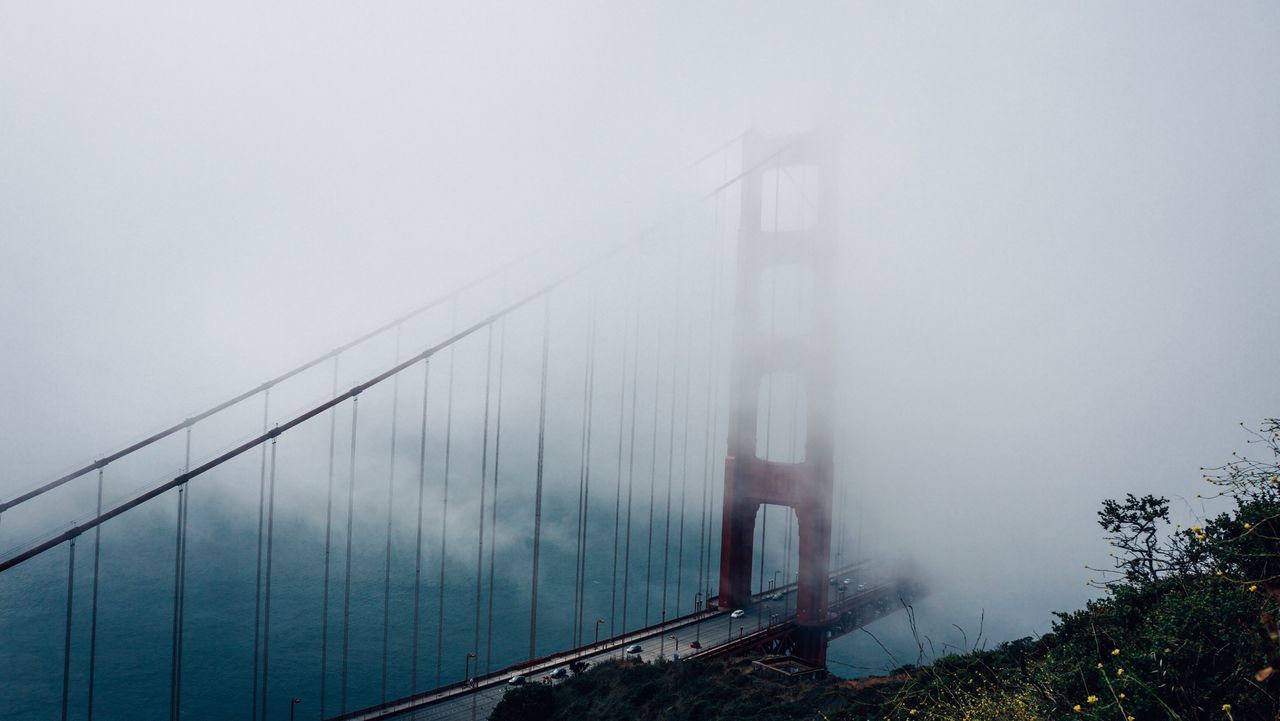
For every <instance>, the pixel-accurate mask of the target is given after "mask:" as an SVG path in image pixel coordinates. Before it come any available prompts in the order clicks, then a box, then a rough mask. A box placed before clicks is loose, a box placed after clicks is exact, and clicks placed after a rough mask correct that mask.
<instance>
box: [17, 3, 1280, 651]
mask: <svg viewBox="0 0 1280 721" xmlns="http://www.w3.org/2000/svg"><path fill="white" fill-rule="evenodd" d="M1277 31H1280V7H1278V6H1276V5H1275V4H1274V3H1267V2H1257V3H1246V2H1238V3H1231V4H1225V3H1215V4H1208V3H1189V2H1187V3H1164V2H1159V3H1156V2H1151V3H1124V4H1116V3H1108V2H1093V3H1072V4H1051V3H1038V4H1028V3H974V4H958V3H892V4H889V3H885V4H870V3H867V4H862V3H857V4H855V3H807V4H803V5H800V6H798V7H797V4H795V3H786V4H784V3H776V4H765V3H738V2H721V3H702V4H698V5H696V6H695V7H688V6H687V4H686V3H680V2H664V3H634V4H629V5H623V4H616V5H613V6H606V5H603V4H600V3H585V2H584V3H579V4H564V3H508V4H477V3H457V4H453V5H447V4H438V3H432V4H414V3H398V4H384V5H377V6H359V7H357V6H354V5H348V4H339V3H323V4H318V3H276V4H272V5H269V6H268V5H266V4H263V3H250V2H245V3H215V4H205V5H177V4H172V3H113V4H110V5H103V4H98V3H9V4H6V5H5V6H4V7H3V8H0V260H2V261H3V262H0V308H3V311H0V348H3V351H2V354H0V398H3V399H4V401H5V405H6V408H5V411H4V413H3V416H2V417H3V421H2V422H0V428H2V429H3V432H2V433H0V495H8V494H9V493H11V492H12V491H13V490H16V489H19V488H24V487H27V486H29V485H31V484H32V483H34V482H36V481H39V480H42V479H45V478H48V477H50V476H52V475H54V474H55V472H57V471H59V470H62V469H65V468H67V467H69V466H73V465H76V464H78V463H80V462H83V461H85V460H88V459H89V458H91V457H93V456H94V455H95V454H97V453H100V452H102V451H105V450H108V449H110V448H112V447H113V446H116V445H118V444H120V443H121V442H124V441H128V440H132V439H133V438H136V437H138V436H140V435H142V433H143V432H144V431H146V430H150V429H153V428H155V427H158V426H160V425H162V424H164V423H166V422H168V421H171V420H174V419H178V418H182V417H184V416H185V415H186V414H188V413H190V412H192V411H194V410H197V409H199V408H201V407H203V406H205V405H207V404H209V403H211V402H213V401H216V400H220V399H221V398H223V397H225V396H227V395H230V394H231V393H234V392H236V391H239V390H241V389H243V388H246V387H249V386H252V385H254V384H256V383H259V382H261V381H262V380H264V379H265V378H267V377H269V376H271V375H273V374H275V373H277V372H279V371H281V370H284V369H286V368H288V367H290V366H292V365H294V364H295V363H297V362H299V361H302V360H305V359H307V358H309V357H311V356H313V355H315V354H318V353H320V352H323V351H325V350H328V349H329V348H331V347H333V346H334V345H336V344H338V343H340V342H342V341H343V340H345V339H347V338H348V337H350V336H352V335H354V334H356V333H358V332H359V331H361V330H364V329H365V328H367V327H369V326H371V325H374V324H376V323H377V322H380V321H381V320H383V319H385V318H388V317H390V316H392V315H394V314H396V313H398V312H400V311H402V310H404V309H406V308H409V307H412V306H413V305H415V304H416V303H418V302H419V301H421V300H423V299H425V298H427V297H430V296H432V295H434V294H435V292H436V289H439V288H443V287H447V286H451V285H454V284H456V283H459V282H462V281H464V280H466V279H468V278H470V277H472V276H474V275H476V274H478V273H480V272H483V271H485V270H488V269H489V268H491V267H492V266H493V265H494V264H495V263H496V262H497V261H498V260H501V259H505V258H510V257H514V256H516V255H518V254H520V253H522V252H524V251H526V250H529V249H531V248H534V247H541V246H545V245H549V244H550V245H562V246H566V247H589V246H591V245H594V244H602V243H604V242H605V241H604V240H601V239H610V240H611V239H619V238H623V237H626V236H628V235H630V234H632V233H633V232H635V231H636V230H637V229H639V228H641V227H643V226H645V225H647V224H648V223H649V222H651V221H652V220H654V219H655V218H657V217H659V216H660V215H661V214H662V213H663V212H664V211H666V210H668V209H669V208H670V207H671V206H672V205H674V204H675V202H677V198H678V196H677V195H676V194H675V192H674V189H675V188H677V187H679V185H680V183H682V182H687V180H688V178H687V173H683V171H682V168H683V167H684V164H685V163H687V162H688V161H689V160H691V159H693V158H694V157H696V156H698V155H699V154H700V153H701V152H703V151H705V150H707V149H709V148H711V147H713V146H714V145H716V144H718V143H719V142H721V141H723V140H725V139H727V138H729V137H731V136H733V135H735V134H736V133H738V132H739V131H741V130H742V129H743V128H745V127H746V126H748V125H749V124H752V123H754V124H756V125H757V126H758V127H759V128H760V129H761V130H762V131H764V132H775V131H777V132H784V131H792V130H798V129H803V128H805V127H808V126H810V125H811V124H815V123H826V124H830V125H834V126H836V127H838V128H839V129H840V132H841V136H842V139H843V158H842V160H843V163H844V165H843V175H842V179H843V185H842V198H843V202H844V205H843V207H842V223H843V225H842V230H843V235H844V243H845V247H846V248H847V249H848V251H847V253H846V254H845V256H844V258H843V266H842V275H843V277H844V279H845V283H844V291H843V292H844V304H843V309H842V310H843V314H844V318H845V329H846V332H845V334H844V337H843V338H842V347H841V352H842V368H843V369H844V373H842V375H841V382H842V389H841V398H842V400H843V419H844V422H843V425H842V430H841V433H842V436H841V437H842V438H843V439H844V442H845V444H844V445H843V446H842V448H841V451H840V454H841V455H840V458H841V464H842V466H841V469H842V473H843V474H844V478H845V479H846V481H845V482H846V483H848V484H849V485H850V487H851V488H854V489H858V490H855V491H854V493H855V495H861V497H862V499H863V502H864V503H865V506H866V517H867V519H868V527H867V534H868V536H869V537H873V538H874V539H875V544H876V546H875V547H876V548H878V549H880V550H887V549H889V548H893V547H895V546H898V545H905V546H906V547H907V549H908V550H909V552H910V553H913V554H914V555H916V556H917V557H918V558H920V559H921V560H922V562H924V563H925V564H926V565H930V566H934V565H936V566H938V567H939V569H945V570H946V572H947V573H949V574H950V575H949V576H946V577H944V580H943V581H940V587H941V588H948V589H954V592H955V593H956V594H957V596H956V597H957V598H958V599H961V600H959V601H958V603H961V604H962V605H965V611H966V612H971V611H972V610H973V606H974V605H986V606H987V607H988V608H992V607H999V608H1001V610H1002V612H1003V613H1004V614H1005V618H1004V622H1005V623H1006V624H1007V625H1008V628H1009V629H1010V633H1015V632H1029V631H1030V630H1032V629H1033V628H1037V629H1039V630H1044V629H1045V624H1046V622H1047V619H1048V615H1047V612H1048V611H1049V610H1051V609H1054V608H1065V607H1070V606H1073V605H1075V604H1077V603H1079V602H1080V601H1081V600H1082V599H1083V598H1084V597H1085V594H1086V589H1084V588H1083V585H1082V584H1083V581H1084V580H1085V578H1086V577H1087V576H1086V574H1085V573H1084V572H1083V571H1082V570H1080V564H1082V563H1084V562H1092V563H1101V562H1103V561H1104V560H1105V547H1104V545H1103V544H1102V543H1101V542H1100V541H1099V533H1098V530H1097V528H1096V526H1095V525H1094V523H1093V511H1094V510H1095V509H1096V507H1097V504H1098V502H1099V501H1100V500H1101V499H1102V498H1104V497H1107V496H1114V495H1119V494H1123V493H1124V492H1126V491H1133V492H1136V493H1143V492H1153V493H1163V494H1167V495H1174V496H1182V497H1186V498H1187V499H1188V500H1189V501H1190V502H1191V506H1192V508H1193V509H1194V510H1195V511H1198V510H1199V505H1198V503H1196V502H1195V500H1194V494H1195V493H1196V492H1197V491H1198V490H1200V486H1199V485H1198V484H1197V479H1198V477H1199V474H1198V473H1197V471H1196V469H1197V468H1198V467H1199V466H1200V465H1210V464H1214V463H1217V462H1220V461H1222V460H1224V459H1225V458H1226V457H1227V456H1228V455H1229V453H1230V452H1231V450H1233V449H1235V448H1239V447H1242V445H1243V441H1244V436H1243V434H1242V433H1240V432H1239V430H1238V429H1237V428H1235V427H1234V424H1235V423H1237V422H1238V421H1242V420H1243V421H1247V422H1256V421H1257V420H1258V419H1259V418H1261V417H1264V416H1268V415H1275V414H1276V413H1277V409H1278V408H1280V387H1278V386H1277V384H1276V382H1275V378H1276V370H1277V368H1280V336H1277V334H1276V328H1277V327H1278V325H1277V321H1280V302H1277V300H1276V298H1275V291H1274V289H1275V275H1276V269H1277V268H1280V203H1277V202H1276V199H1277V197H1280V137H1278V135H1277V132H1276V130H1275V129H1276V128H1277V127H1280V46H1277V44H1276V42H1275V38H1276V37H1277ZM64 432H65V435H64ZM1175 507H1178V508H1179V509H1180V510H1182V511H1188V510H1190V509H1188V508H1187V506H1184V505H1181V504H1180V503H1177V504H1175ZM940 549H945V550H940ZM935 561H940V562H939V563H934V562H935ZM966 584H969V585H967V586H966ZM1011 588H1017V589H1019V590H1018V592H1017V593H1016V594H1014V595H1013V596H1012V597H1011V596H1010V594H1009V589H1011ZM988 591H992V592H997V593H998V595H999V597H1000V598H999V600H997V599H989V598H987V597H986V595H985V594H986V593H987V592H988ZM961 594H963V595H961ZM971 615H972V613H971ZM1019 629H1023V630H1022V631H1019Z"/></svg>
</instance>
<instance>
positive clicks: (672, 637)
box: [669, 635, 680, 653]
mask: <svg viewBox="0 0 1280 721" xmlns="http://www.w3.org/2000/svg"><path fill="white" fill-rule="evenodd" d="M669 638H670V639H671V640H672V641H675V642H676V653H680V639H678V638H676V637H675V636H674V635H673V636H670V637H669Z"/></svg>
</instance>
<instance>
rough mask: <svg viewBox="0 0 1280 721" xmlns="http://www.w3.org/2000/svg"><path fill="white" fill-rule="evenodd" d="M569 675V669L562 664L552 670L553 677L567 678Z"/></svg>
mask: <svg viewBox="0 0 1280 721" xmlns="http://www.w3.org/2000/svg"><path fill="white" fill-rule="evenodd" d="M568 675H569V669H567V668H565V667H564V666H561V667H560V668H558V669H556V670H554V671H552V672H551V678H566V677H568Z"/></svg>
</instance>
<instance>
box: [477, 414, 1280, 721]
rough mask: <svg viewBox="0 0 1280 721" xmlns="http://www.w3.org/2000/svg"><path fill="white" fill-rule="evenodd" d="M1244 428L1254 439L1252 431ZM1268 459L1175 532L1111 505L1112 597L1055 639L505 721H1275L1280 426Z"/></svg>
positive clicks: (629, 694) (534, 698)
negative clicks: (867, 673) (838, 676)
mask: <svg viewBox="0 0 1280 721" xmlns="http://www.w3.org/2000/svg"><path fill="white" fill-rule="evenodd" d="M1246 430H1248V429H1246ZM1248 432H1249V433H1250V434H1251V438H1250V441H1249V442H1250V444H1252V445H1254V446H1255V447H1257V448H1260V449H1261V450H1263V451H1265V452H1266V455H1267V456H1268V457H1267V458H1266V459H1265V460H1254V459H1252V458H1250V457H1249V456H1248V455H1247V454H1246V455H1240V454H1233V455H1232V460H1231V461H1230V462H1229V463H1227V464H1225V465H1223V466H1221V467H1218V468H1213V469H1202V470H1205V473H1206V475H1205V480H1206V481H1207V482H1209V483H1210V484H1212V485H1213V486H1214V488H1215V493H1214V494H1213V495H1214V496H1216V497H1219V498H1221V499H1223V500H1225V501H1226V502H1227V503H1228V504H1229V506H1230V508H1229V510H1227V511H1225V512H1223V513H1221V514H1219V515H1218V516H1216V517H1214V518H1210V519H1207V520H1206V521H1204V522H1203V525H1195V526H1192V527H1190V528H1181V527H1179V526H1176V525H1172V524H1171V523H1170V520H1169V503H1168V501H1167V500H1166V499H1164V498H1158V497H1154V496H1143V497H1141V498H1139V497H1135V496H1133V495H1128V496H1126V497H1125V498H1124V499H1122V500H1107V501H1105V502H1104V503H1103V504H1102V510H1101V511H1100V512H1099V514H1098V516H1099V519H1098V522H1099V525H1101V526H1102V528H1103V530H1104V531H1105V532H1106V533H1107V534H1108V535H1107V539H1108V540H1109V541H1110V542H1111V543H1112V546H1113V547H1114V548H1115V552H1114V554H1113V558H1114V561H1115V568H1114V569H1107V570H1102V571H1100V573H1102V574H1104V576H1103V580H1099V581H1098V582H1097V585H1098V586H1100V587H1101V588H1103V589H1104V590H1105V594H1104V595H1103V596H1102V597H1101V598H1099V599H1097V600H1095V601H1091V602H1090V603H1088V604H1087V605H1086V607H1085V608H1084V609H1081V610H1078V611H1073V612H1070V613H1060V614H1057V621H1055V623H1054V624H1053V630H1052V631H1051V632H1050V633H1048V634H1046V635H1044V636H1042V637H1040V638H1038V639H1030V638H1026V639H1021V640H1018V641H1014V642H1011V643H1007V644H1002V645H1001V646H999V647H997V648H995V649H992V650H975V651H973V652H970V653H966V654H958V655H951V656H945V657H943V658H941V659H938V660H937V661H935V662H934V663H932V664H930V665H928V666H925V667H920V668H916V667H904V668H902V669H899V670H898V671H897V672H895V673H894V674H893V675H891V676H890V677H886V678H880V679H865V680H861V681H857V682H841V681H837V680H832V679H828V680H827V681H823V682H818V683H809V684H801V685H785V684H782V683H779V682H776V681H774V680H772V679H769V678H764V677H761V676H760V675H758V674H755V673H753V671H752V669H751V667H750V665H749V664H746V663H739V664H735V665H731V666H725V665H723V664H715V663H706V664H701V663H675V664H658V665H638V666H630V665H619V664H606V665H604V666H602V667H600V668H597V669H593V670H591V671H589V672H587V673H585V674H583V675H581V676H579V677H577V678H574V679H572V680H570V681H569V682H567V683H565V684H562V685H559V686H555V687H548V686H534V687H530V688H527V689H520V690H518V691H514V692H512V693H510V694H508V697H507V699H506V700H504V702H503V703H502V704H501V705H500V706H499V707H498V709H497V710H496V711H495V713H494V716H493V719H494V720H495V721H535V720H536V721H542V720H548V721H549V720H552V719H584V718H591V719H657V720H663V721H665V720H668V719H670V720H672V721H675V720H689V721H693V720H695V719H697V720H705V721H716V720H719V719H726V720H727V719H828V720H830V721H851V720H853V719H868V720H869V719H902V720H904V721H907V720H910V721H942V720H946V721H1057V720H1061V719H1082V720H1088V721H1104V720H1105V721H1157V720H1160V721H1165V720H1174V721H1208V720H1210V719H1213V720H1215V721H1219V720H1221V721H1264V720H1265V721H1273V720H1274V719H1277V718H1280V688H1277V685H1278V684H1280V673H1276V672H1275V670H1274V669H1280V629H1278V628H1277V619H1278V618H1280V615H1278V614H1277V605H1278V604H1280V421H1277V420H1269V421H1267V422H1266V423H1265V424H1263V426H1262V428H1261V429H1260V430H1256V431H1254V430H1249V431H1248Z"/></svg>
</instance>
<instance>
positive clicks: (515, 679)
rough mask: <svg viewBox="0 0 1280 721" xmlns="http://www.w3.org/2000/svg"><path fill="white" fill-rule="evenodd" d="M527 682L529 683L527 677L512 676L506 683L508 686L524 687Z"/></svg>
mask: <svg viewBox="0 0 1280 721" xmlns="http://www.w3.org/2000/svg"><path fill="white" fill-rule="evenodd" d="M528 681H529V677H527V676H512V677H511V678H510V679H509V680H508V681H507V685H508V686H523V685H525V684H526V683H528Z"/></svg>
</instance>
